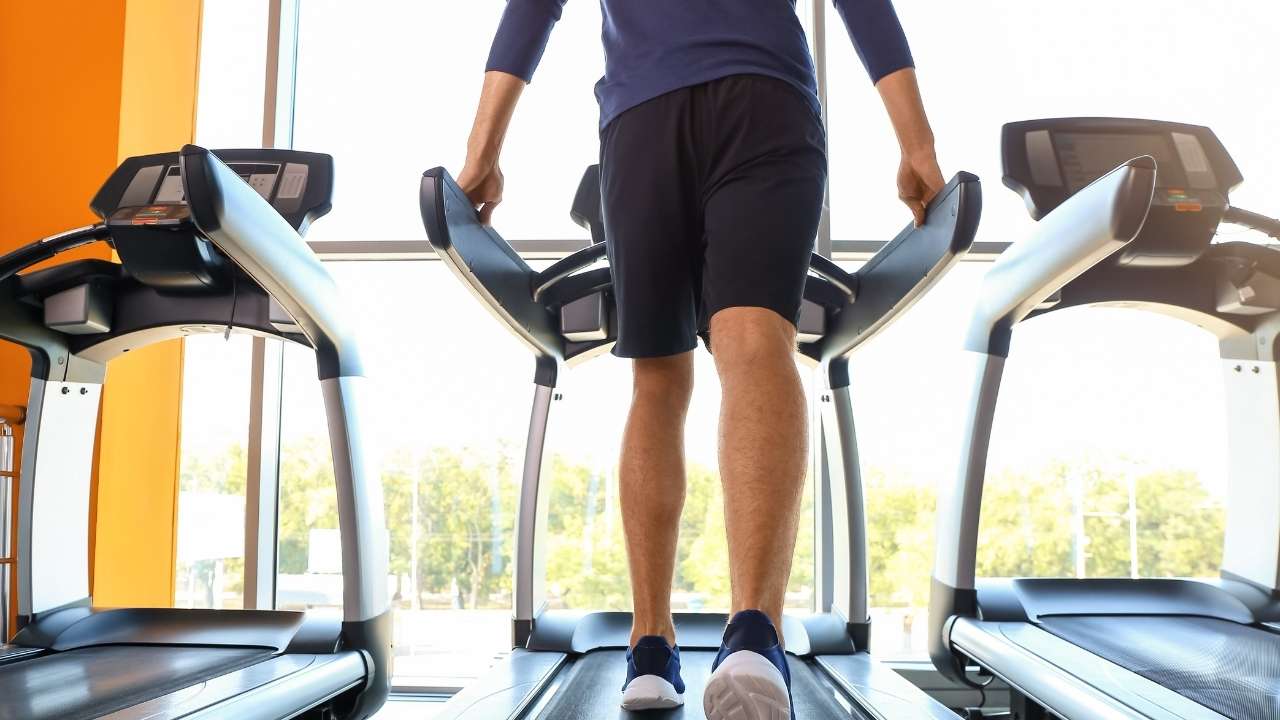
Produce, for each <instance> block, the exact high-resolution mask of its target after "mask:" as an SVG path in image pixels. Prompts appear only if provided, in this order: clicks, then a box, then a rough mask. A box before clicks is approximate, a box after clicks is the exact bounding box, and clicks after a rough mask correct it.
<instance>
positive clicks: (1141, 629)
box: [1040, 616, 1280, 720]
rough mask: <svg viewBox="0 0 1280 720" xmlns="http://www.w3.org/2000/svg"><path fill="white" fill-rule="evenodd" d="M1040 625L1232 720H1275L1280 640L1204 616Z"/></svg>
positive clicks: (1279, 710)
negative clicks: (1233, 719) (1232, 719)
mask: <svg viewBox="0 0 1280 720" xmlns="http://www.w3.org/2000/svg"><path fill="white" fill-rule="evenodd" d="M1040 626H1041V627H1043V628H1044V629H1045V630H1048V631H1049V632H1051V633H1053V634H1054V635H1057V636H1058V637H1060V638H1062V639H1063V640H1066V641H1067V642H1070V643H1072V644H1073V645H1078V646H1080V647H1082V648H1084V649H1085V650H1088V651H1089V652H1091V653H1093V654H1095V655H1098V656H1100V657H1103V658H1106V659H1107V660H1110V661H1111V662H1113V663H1116V664H1117V665H1120V666H1122V667H1124V668H1126V669H1128V670H1130V671H1132V672H1135V673H1137V674H1139V675H1141V676H1143V677H1145V678H1147V679H1148V680H1151V681H1152V682H1155V683H1157V684H1159V685H1163V686H1164V687H1167V688H1169V689H1170V690H1173V691H1175V692H1177V693H1178V694H1180V695H1183V696H1185V697H1187V698H1190V699H1192V700H1194V701H1196V702H1198V703H1200V704H1201V705H1204V706H1205V707H1208V708H1212V709H1213V710H1215V711H1217V712H1218V713H1220V714H1222V715H1225V716H1227V717H1229V718H1235V719H1237V720H1253V719H1255V718H1256V719H1258V720H1263V719H1272V718H1276V719H1280V635H1276V634H1275V633H1272V632H1269V631H1267V630H1263V629H1260V628H1256V627H1250V626H1248V625H1241V624H1239V623H1234V622H1228V621H1225V620H1215V619H1212V618H1203V617H1174V616H1163V617H1160V616H1154V617H1153V616H1147V617H1142V616H1136V617H1135V616H1089V617H1085V616H1078V617H1071V616H1065V617H1049V618H1041V619H1040Z"/></svg>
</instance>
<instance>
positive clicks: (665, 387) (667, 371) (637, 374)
mask: <svg viewBox="0 0 1280 720" xmlns="http://www.w3.org/2000/svg"><path fill="white" fill-rule="evenodd" d="M634 390H635V394H636V396H637V397H644V398H651V399H657V400H662V401H664V402H670V403H672V404H673V405H676V406H688V404H689V400H690V398H691V397H692V396H693V353H692V352H687V353H681V354H679V355H670V356H667V357H657V358H637V359H636V360H635V370H634Z"/></svg>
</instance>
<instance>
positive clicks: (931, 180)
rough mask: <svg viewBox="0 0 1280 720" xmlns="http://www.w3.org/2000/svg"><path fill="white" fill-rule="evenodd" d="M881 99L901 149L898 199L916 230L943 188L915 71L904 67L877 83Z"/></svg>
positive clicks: (930, 129) (930, 130) (931, 131)
mask: <svg viewBox="0 0 1280 720" xmlns="http://www.w3.org/2000/svg"><path fill="white" fill-rule="evenodd" d="M876 89H877V90H879V91H880V99H881V100H883V101H884V108H885V110H886V111H887V112H888V113H889V120H890V121H891V122H892V123H893V131H894V134H896V135H897V136H898V145H899V146H900V147H901V148H902V162H901V163H900V164H899V165H898V197H899V198H901V199H902V202H904V203H906V205H907V207H908V208H910V209H911V214H912V215H914V216H915V219H916V227H919V226H920V225H923V224H924V220H925V210H926V208H928V206H929V201H930V200H932V199H933V196H934V195H937V194H938V191H939V190H941V189H942V186H943V185H944V184H945V183H944V182H943V180H942V171H941V170H940V169H938V158H937V156H936V155H935V154H934V151H933V129H932V128H930V127H929V118H928V117H926V116H925V114H924V102H923V101H922V100H921V99H920V86H919V85H918V84H917V83H916V71H915V69H914V68H903V69H901V70H898V71H897V72H893V73H890V74H888V75H885V76H884V77H883V78H880V82H878V83H876Z"/></svg>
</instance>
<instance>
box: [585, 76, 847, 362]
mask: <svg viewBox="0 0 1280 720" xmlns="http://www.w3.org/2000/svg"><path fill="white" fill-rule="evenodd" d="M600 166H601V176H600V193H601V199H602V203H603V206H604V224H605V231H606V235H607V240H608V250H609V262H610V266H611V267H612V269H613V290H614V294H615V297H616V299H617V305H618V343H617V345H615V346H614V350H613V352H614V354H615V355H618V356H621V357H629V358H641V357H662V356H666V355H675V354H677V353H682V352H687V351H689V350H692V349H694V347H696V345H697V337H698V334H699V333H700V332H702V333H704V337H705V331H706V329H707V327H708V325H709V323H710V319H711V317H712V316H713V315H715V314H716V313H717V312H719V311H720V310H723V309H725V308H731V307H762V308H768V309H770V310H773V311H774V312H776V313H778V314H779V315H781V316H782V317H784V318H786V319H787V320H789V321H791V322H792V323H794V322H795V321H796V319H797V317H798V315H799V312H800V301H801V298H802V297H803V295H804V284H805V277H806V275H807V274H808V268H809V256H810V254H811V253H812V252H813V244H814V239H815V236H816V235H817V230H818V222H819V219H820V217H821V214H822V201H823V195H824V193H825V189H826V182H827V153H826V132H825V130H824V128H823V126H822V120H821V118H819V117H818V116H817V114H816V113H815V112H814V110H813V107H812V105H811V104H810V103H809V101H808V100H807V99H806V98H805V96H804V95H803V94H802V93H801V92H800V91H799V90H798V89H796V88H793V87H792V86H791V85H789V84H787V83H786V82H783V81H782V80H777V79H774V78H771V77H765V76H760V75H733V76H730V77H725V78H721V79H719V80H714V81H712V82H709V83H704V84H702V85H694V86H692V87H687V88H682V89H680V90H676V91H674V92H670V93H667V94H666V95H662V96H660V97H657V98H654V99H653V100H650V101H648V102H646V103H643V104H641V105H638V106H636V107H634V108H632V109H630V110H628V111H626V112H624V113H623V114H621V115H619V116H618V117H617V118H616V119H614V121H613V122H611V123H609V125H608V126H606V127H605V128H604V130H603V131H601V143H600Z"/></svg>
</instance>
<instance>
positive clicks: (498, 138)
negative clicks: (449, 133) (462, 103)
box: [458, 70, 525, 225]
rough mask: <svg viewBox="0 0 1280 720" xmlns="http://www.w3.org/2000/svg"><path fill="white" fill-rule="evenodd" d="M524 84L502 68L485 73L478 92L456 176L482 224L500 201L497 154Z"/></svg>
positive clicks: (500, 173) (521, 79)
mask: <svg viewBox="0 0 1280 720" xmlns="http://www.w3.org/2000/svg"><path fill="white" fill-rule="evenodd" d="M524 86H525V81H524V79H523V78H519V77H516V76H515V75H510V74H508V73H505V72H502V71H501V70H490V71H489V72H486V73H485V74H484V89H483V90H482V91H481V92H480V106H479V108H477V109H476V121H475V124H473V125H472V126H471V138H470V139H469V140H468V141H467V162H466V164H465V165H464V166H463V167H462V172H461V173H460V174H459V175H458V187H460V188H462V191H463V192H465V193H466V194H467V197H468V198H470V199H471V202H472V203H473V204H474V205H475V206H476V209H477V210H479V211H480V222H482V223H484V224H485V225H488V224H489V221H490V219H491V218H492V217H493V211H494V208H496V207H498V204H499V203H501V202H502V186H503V177H502V169H501V168H500V167H498V157H499V156H500V155H501V154H502V142H503V141H504V140H505V139H506V137H507V128H509V127H510V126H511V116H512V115H514V114H515V111H516V103H517V102H519V100H520V93H522V92H524Z"/></svg>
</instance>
